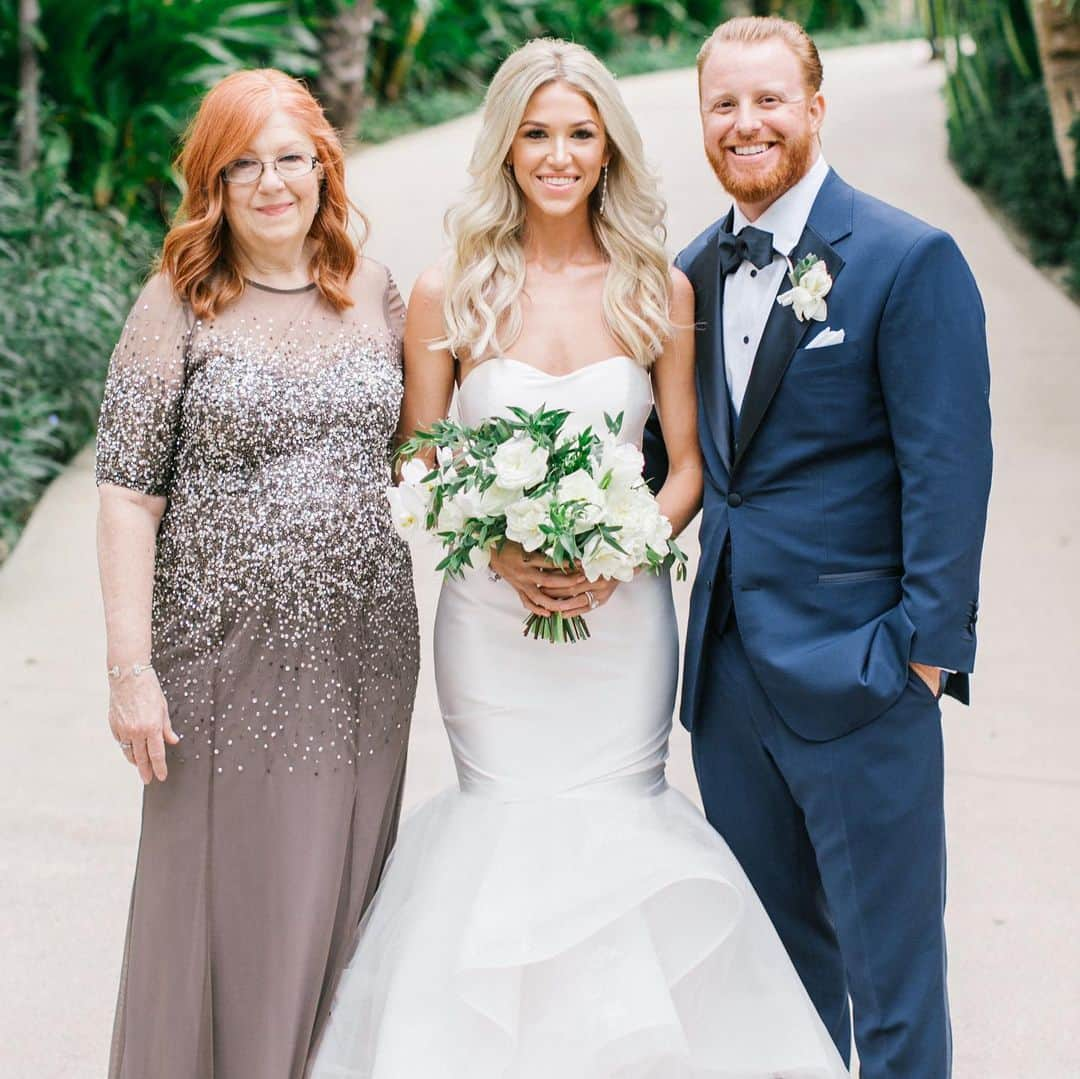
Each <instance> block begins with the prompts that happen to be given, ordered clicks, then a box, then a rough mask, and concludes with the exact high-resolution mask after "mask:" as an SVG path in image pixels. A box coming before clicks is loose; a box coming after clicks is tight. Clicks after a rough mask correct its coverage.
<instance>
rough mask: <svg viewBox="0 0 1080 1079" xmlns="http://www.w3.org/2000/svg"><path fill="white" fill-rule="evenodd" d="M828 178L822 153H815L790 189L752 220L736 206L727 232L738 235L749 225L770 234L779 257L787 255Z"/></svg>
mask: <svg viewBox="0 0 1080 1079" xmlns="http://www.w3.org/2000/svg"><path fill="white" fill-rule="evenodd" d="M828 175H829V166H828V164H827V162H826V161H825V155H824V154H820V153H819V154H818V159H817V161H815V162H814V164H813V165H811V166H810V171H809V172H807V174H806V175H805V176H804V177H803V178H802V179H801V180H800V181H799V182H798V183H797V184H796V185H795V186H794V187H792V188H789V189H788V190H787V191H785V192H784V193H783V194H782V195H781V196H780V197H779V198H778V199H777V200H776V202H774V203H773V204H772V205H771V206H770V207H769V208H768V209H767V210H766V211H765V212H764V213H763V214H762V215H761V216H760V217H759V218H758V219H757V220H756V221H754V222H750V221H747V220H746V217H745V215H744V214H743V212H742V210H740V209H739V206H738V204H737V203H736V205H735V207H734V211H735V216H734V217H733V218H732V222H731V231H732V232H733V233H736V234H738V232H739V230H740V229H741V228H744V227H745V226H746V225H749V224H753V226H754V228H757V229H761V230H762V231H764V232H771V233H772V234H773V247H774V248H775V249H776V250H777V251H779V252H780V253H781V254H782V255H790V254H791V252H792V251H793V250H794V249H795V245H796V244H797V243H798V242H799V240H800V239H801V238H802V234H803V229H805V228H806V222H807V221H808V220H809V218H810V211H811V210H812V209H813V208H814V200H815V199H816V198H817V196H818V192H819V191H820V190H821V185H822V184H823V183H824V182H825V177H826V176H828Z"/></svg>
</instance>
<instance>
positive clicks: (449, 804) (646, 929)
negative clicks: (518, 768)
mask: <svg viewBox="0 0 1080 1079" xmlns="http://www.w3.org/2000/svg"><path fill="white" fill-rule="evenodd" d="M847 1074H848V1073H847V1071H846V1070H845V1069H844V1067H843V1064H842V1062H841V1060H840V1057H839V1055H838V1053H837V1052H836V1049H835V1048H834V1046H833V1044H832V1042H831V1041H830V1039H829V1037H828V1034H827V1033H826V1031H825V1028H824V1026H823V1025H822V1023H821V1021H820V1019H819V1018H818V1016H817V1014H816V1012H815V1010H814V1008H813V1005H812V1004H811V1002H810V999H809V997H808V996H807V994H806V991H805V989H804V988H803V986H802V983H801V982H800V981H799V978H798V976H797V975H796V973H795V970H794V968H793V967H792V965H791V962H790V960H789V959H788V956H787V954H786V952H785V951H784V949H783V947H782V945H781V944H780V941H779V938H778V937H777V935H776V932H775V930H774V929H773V927H772V925H771V923H770V922H769V920H768V918H767V916H766V914H765V912H764V910H763V909H762V907H761V904H760V902H759V900H758V899H757V896H756V895H755V894H754V891H753V889H752V888H751V887H750V885H749V883H748V881H747V879H746V877H745V875H744V874H743V872H742V869H741V868H740V867H739V864H738V862H737V861H736V860H735V858H734V856H733V855H732V854H731V852H730V851H729V850H728V848H727V846H726V844H725V843H724V842H723V841H722V840H721V839H720V837H719V836H718V835H717V834H716V832H714V831H713V829H712V828H711V827H710V826H709V824H708V823H707V822H706V821H705V820H704V818H703V817H702V816H701V813H700V812H699V811H698V810H697V809H696V808H695V807H694V806H692V805H691V804H690V803H689V802H688V801H687V800H686V799H685V798H684V797H683V796H682V795H681V794H679V793H678V792H676V791H674V790H672V789H670V788H668V787H666V786H665V785H663V784H662V783H661V785H660V787H659V789H658V790H657V791H656V792H655V793H652V794H640V793H636V794H630V795H614V796H611V795H600V796H595V795H594V796H571V795H564V796H557V797H543V798H536V799H531V800H527V801H518V802H513V801H511V802H506V801H498V800H496V799H493V798H491V797H488V796H484V795H478V794H474V793H461V792H459V791H452V792H446V793H444V794H442V795H440V796H439V797H437V798H435V799H433V800H432V801H431V802H429V803H427V804H426V805H425V806H423V807H421V808H420V809H419V810H418V811H417V812H416V813H415V814H414V815H413V816H412V817H411V818H410V819H409V820H408V821H407V822H406V823H405V825H404V826H403V828H402V832H401V835H400V836H399V839H398V844H397V847H396V849H395V850H394V853H393V854H392V856H391V860H390V863H389V865H388V867H387V871H386V874H385V876H384V878H383V882H382V884H381V886H380V890H379V893H378V895H377V897H376V899H375V902H374V903H373V905H372V907H371V909H370V910H369V911H368V914H367V915H366V917H365V919H364V921H363V923H362V925H361V929H360V935H359V938H358V946H357V949H356V951H355V953H354V955H353V957H352V959H351V961H350V963H349V965H348V968H347V969H346V971H345V974H344V976H343V978H342V981H341V984H340V988H339V992H338V995H337V998H336V1001H335V1003H334V1005H333V1008H332V1011H331V1016H330V1020H329V1024H328V1027H327V1031H326V1034H325V1037H324V1039H323V1042H322V1046H321V1049H320V1051H319V1053H318V1056H317V1059H316V1061H315V1063H314V1065H313V1070H312V1072H311V1075H312V1077H313V1079H346V1077H348V1079H427V1077H431V1079H435V1077H438V1079H459V1077H460V1079H489V1077H490V1079H495V1077H499V1079H605V1077H610V1079H684V1077H685V1079H690V1077H695V1079H696V1077H702V1079H704V1077H710V1079H721V1077H722V1079H778V1077H783V1079H835V1077H839V1076H846V1075H847Z"/></svg>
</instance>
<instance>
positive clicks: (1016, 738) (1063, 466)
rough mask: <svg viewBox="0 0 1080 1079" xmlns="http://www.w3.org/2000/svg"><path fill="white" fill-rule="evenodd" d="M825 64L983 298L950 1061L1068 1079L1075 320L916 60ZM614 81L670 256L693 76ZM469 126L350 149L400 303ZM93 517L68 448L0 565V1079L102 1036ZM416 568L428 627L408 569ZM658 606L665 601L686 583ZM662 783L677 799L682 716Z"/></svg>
mask: <svg viewBox="0 0 1080 1079" xmlns="http://www.w3.org/2000/svg"><path fill="white" fill-rule="evenodd" d="M825 72H826V83H825V90H826V93H827V97H828V101H829V115H828V120H827V124H826V131H825V150H826V154H827V157H828V159H829V161H830V162H831V164H833V165H834V166H835V167H836V168H837V169H838V170H839V171H840V173H841V174H842V175H843V176H845V177H846V178H847V179H848V180H849V181H851V182H853V183H855V184H856V185H857V186H859V187H862V188H864V189H866V190H869V191H871V192H873V193H874V194H876V195H878V196H880V197H882V198H884V199H886V200H888V201H890V202H893V203H895V204H897V205H900V206H902V207H904V208H906V209H909V210H911V211H912V212H913V213H915V214H918V215H919V216H921V217H923V218H925V219H927V220H929V221H931V222H933V223H934V224H936V225H940V226H942V227H944V228H946V229H948V230H949V231H951V232H952V233H953V234H954V235H955V236H956V238H957V240H958V241H959V243H960V246H961V248H962V249H963V250H964V252H965V253H966V255H967V256H968V258H969V260H970V262H971V264H972V267H973V268H974V271H975V275H976V277H977V278H978V280H979V283H980V285H981V287H982V290H983V294H984V297H985V299H986V303H987V308H988V311H989V319H990V335H991V352H992V358H993V364H994V391H993V395H994V419H995V441H996V447H997V466H996V477H995V485H994V498H993V505H992V512H991V523H990V533H989V540H988V546H987V551H986V559H985V566H984V588H983V597H982V604H981V608H982V611H983V612H984V615H983V618H982V620H981V622H980V629H981V634H980V635H981V650H980V654H979V670H978V676H977V678H976V679H975V683H974V690H975V706H974V707H973V708H971V709H963V708H960V707H959V706H957V705H955V703H953V702H949V703H947V704H946V706H945V729H946V736H947V743H948V770H949V778H948V811H949V834H950V846H951V867H950V884H951V899H950V911H949V926H950V933H951V943H952V953H951V959H952V964H951V982H952V995H953V1008H954V1017H955V1026H956V1076H957V1077H958V1079H1024V1077H1029V1076H1030V1077H1036V1076H1038V1079H1069V1077H1073V1076H1076V1075H1080V1029H1078V1025H1077V1022H1076V1014H1077V1005H1078V1004H1080V943H1078V940H1080V932H1078V930H1080V926H1078V924H1077V923H1078V916H1077V911H1078V910H1080V872H1078V870H1080V722H1078V720H1080V716H1078V704H1080V690H1078V689H1077V682H1076V681H1075V680H1073V679H1071V678H1069V676H1068V672H1069V670H1070V668H1071V665H1072V663H1074V662H1076V659H1075V652H1076V644H1077V633H1076V630H1075V625H1076V622H1075V619H1076V617H1077V616H1076V613H1075V612H1076V611H1078V610H1080V584H1078V572H1077V571H1078V566H1077V548H1078V546H1080V497H1078V496H1080V484H1078V481H1077V479H1076V475H1077V470H1078V466H1080V424H1078V423H1077V420H1076V412H1077V404H1078V403H1080V346H1078V342H1080V310H1078V309H1077V308H1076V307H1075V306H1074V305H1072V304H1071V303H1070V302H1069V301H1067V300H1066V299H1065V298H1064V297H1062V296H1061V295H1060V294H1059V293H1058V292H1057V291H1056V290H1055V289H1054V288H1053V287H1052V286H1050V285H1049V284H1048V283H1047V281H1046V280H1045V279H1044V278H1043V277H1042V276H1041V275H1040V274H1039V273H1038V272H1037V271H1035V270H1034V269H1032V268H1031V267H1030V266H1029V265H1028V263H1027V262H1026V261H1025V260H1024V259H1023V258H1022V257H1021V256H1020V255H1018V254H1017V252H1016V251H1015V250H1014V249H1013V247H1012V246H1011V245H1010V243H1009V242H1008V241H1007V240H1006V238H1005V237H1004V236H1003V234H1002V232H1001V231H1000V229H999V228H998V227H997V226H996V225H995V224H994V222H993V221H992V220H991V218H990V217H989V216H988V214H987V213H986V212H985V211H984V209H983V208H982V206H981V205H980V203H979V200H978V199H977V198H976V197H975V196H974V195H973V194H972V193H971V192H970V191H968V190H967V189H966V188H965V187H964V186H963V185H962V184H961V183H960V182H959V181H958V180H957V178H956V176H955V175H954V173H953V172H952V170H951V168H950V167H949V165H948V164H947V162H946V154H945V136H944V115H943V108H942V104H941V100H940V96H939V89H940V84H941V72H940V69H939V68H938V67H936V66H930V65H928V64H927V63H926V59H925V53H924V51H923V48H922V47H921V46H920V45H913V44H899V45H883V46H870V47H862V48H855V49H847V50H840V51H836V52H832V53H828V54H827V55H826V57H825ZM624 92H625V94H626V97H627V99H628V101H629V103H630V105H631V107H632V109H633V111H634V114H635V116H636V117H637V119H638V121H639V123H640V124H641V126H642V129H643V131H644V135H645V141H646V145H647V147H648V149H649V153H650V156H651V158H652V159H653V160H654V161H655V162H656V163H657V165H658V166H659V167H661V168H662V171H663V175H664V184H665V190H666V193H667V197H668V200H669V203H670V216H669V226H670V236H671V246H672V249H673V251H674V250H676V249H677V248H678V247H680V246H681V245H682V244H683V243H685V242H686V241H688V240H689V239H690V238H691V237H692V236H693V235H695V234H696V233H697V232H698V231H699V230H700V229H701V228H703V227H704V226H705V225H706V224H707V223H708V222H709V221H711V220H713V219H714V218H716V217H717V216H718V215H719V214H720V213H721V212H722V211H723V210H724V209H725V199H724V198H723V196H722V192H720V191H719V190H718V188H717V186H716V184H715V182H714V181H713V179H712V177H711V174H710V173H709V171H708V169H707V167H706V165H705V162H704V159H703V156H702V153H701V150H700V140H699V132H698V127H697V118H696V113H695V85H694V78H693V74H692V72H685V71H682V72H672V73H667V74H660V75H653V76H647V77H644V78H640V79H633V80H629V81H628V82H627V83H626V84H625V87H624ZM476 126H477V125H476V121H475V118H466V119H464V120H461V121H457V122H455V123H452V124H448V125H445V126H443V127H440V128H437V129H434V130H430V131H426V132H422V133H419V134H417V135H412V136H409V137H407V138H403V139H400V140H398V141H396V142H394V143H392V144H389V145H387V146H383V147H378V148H375V149H372V150H370V151H367V152H364V153H361V154H360V155H359V156H358V157H357V158H356V159H355V160H354V161H353V162H352V165H351V172H350V179H351V185H352V190H353V194H354V197H355V198H356V199H357V201H358V202H359V203H360V205H361V206H362V207H363V208H364V210H365V211H366V212H368V213H369V214H370V216H371V218H372V220H373V221H374V222H375V231H374V234H373V236H372V240H371V244H370V251H371V253H372V254H373V255H375V256H376V257H378V258H380V259H383V260H384V261H386V262H388V263H389V264H390V265H391V267H392V268H393V270H394V272H395V274H396V275H397V277H398V281H399V283H400V284H401V286H402V290H403V291H404V292H405V293H406V294H407V292H408V289H409V287H410V286H411V283H412V281H413V280H414V279H415V277H416V275H417V273H418V272H419V271H420V269H421V268H422V267H423V266H424V265H426V264H427V263H428V262H430V261H431V260H432V259H433V258H434V257H435V256H436V255H437V252H438V250H439V246H440V237H441V217H442V212H443V210H444V208H445V206H446V204H447V202H448V201H449V200H450V199H451V198H452V197H453V194H454V193H455V191H456V190H457V189H458V188H459V187H460V178H461V177H462V175H463V167H464V163H465V160H466V158H467V154H468V150H469V147H470V145H471V142H472V138H473V135H474V133H475V131H476ZM1018 152H1019V151H1018ZM94 507H95V499H94V489H93V478H92V473H91V458H90V455H89V453H84V454H83V455H82V456H81V457H80V458H79V459H78V461H76V463H75V464H74V465H73V466H72V468H71V469H69V470H68V471H67V472H66V473H65V474H64V475H63V476H61V477H60V478H59V479H58V480H57V481H56V483H55V484H54V485H53V486H52V488H51V489H50V490H49V492H48V494H47V496H46V498H45V499H44V500H43V502H42V503H41V506H40V507H39V509H38V511H37V513H36V514H35V516H34V518H33V520H32V521H31V523H30V525H29V527H28V528H27V530H26V533H25V535H24V536H23V539H22V542H21V543H20V544H19V546H18V548H17V550H16V551H15V553H14V554H13V556H12V557H11V559H10V560H9V561H8V563H7V565H6V566H5V567H4V569H3V571H2V573H0V709H2V715H3V716H4V721H3V739H2V746H3V751H4V752H3V760H4V781H3V784H2V785H0V897H2V898H0V903H2V914H3V916H2V921H0V943H2V945H3V956H4V961H3V963H2V964H0V978H2V983H0V984H2V995H0V1046H2V1047H3V1048H2V1049H0V1060H2V1062H3V1063H2V1065H0V1071H2V1074H4V1075H5V1076H11V1077H13V1079H96V1077H100V1076H101V1075H102V1074H103V1073H104V1067H105V1064H104V1062H105V1059H106V1054H107V1050H108V1036H109V1029H110V1021H111V1015H112V1009H113V1004H114V997H115V992H116V984H117V976H118V970H119V962H120V948H121V941H122V936H123V926H124V920H125V917H126V914H127V904H128V896H129V889H130V884H131V873H132V867H133V862H134V855H135V848H136V840H137V835H138V812H139V790H138V784H137V781H135V779H134V777H133V773H132V772H131V770H130V769H129V768H128V766H127V765H125V764H124V763H123V761H122V759H121V757H120V754H119V753H118V752H117V751H116V748H115V746H114V745H113V743H112V742H111V740H110V738H109V736H108V731H107V729H106V726H105V722H104V710H105V679H104V676H103V667H104V643H103V639H102V631H101V618H100V604H99V600H98V595H97V586H96V577H95V574H96V570H95V564H94V553H93V533H94V524H93V521H94ZM417 583H418V587H419V592H420V600H421V608H422V624H423V626H424V627H425V633H430V626H431V617H432V612H433V604H434V598H435V594H436V590H437V582H436V579H435V577H434V574H433V573H431V572H430V565H427V566H418V576H417ZM677 595H678V598H679V603H680V608H681V609H682V611H683V613H684V612H685V604H686V600H687V596H688V588H686V587H685V586H681V587H679V588H678V589H677ZM428 643H429V642H428ZM427 659H428V662H427V665H426V669H425V675H424V679H423V681H422V684H421V690H420V697H419V701H418V705H417V713H416V720H415V736H414V740H413V750H412V755H411V759H410V765H411V769H410V773H409V784H408V790H407V801H408V804H410V805H414V804H416V802H417V801H419V800H421V799H422V798H424V797H426V796H428V795H429V794H430V793H432V792H433V791H434V790H437V789H438V788H440V787H442V786H444V785H446V784H447V783H449V782H451V781H452V774H453V773H452V769H451V766H450V760H449V754H448V751H447V749H446V746H445V741H444V738H443V735H442V732H441V730H440V727H439V721H438V715H437V708H436V704H435V699H434V690H433V685H432V680H431V667H430V648H429V649H428V654H427ZM671 774H672V777H673V779H674V781H675V782H676V783H677V784H678V785H679V786H680V787H682V788H683V789H684V790H685V791H687V792H688V793H691V794H692V793H693V780H692V774H691V770H690V766H689V759H688V752H687V743H686V739H685V737H684V736H683V734H682V732H681V731H677V733H676V736H675V739H674V742H673V753H672V766H671ZM883 856H885V857H887V856H888V853H887V852H884V854H883ZM146 1079H153V1077H146ZM193 1079H194V1077H193ZM911 1079H930V1077H911Z"/></svg>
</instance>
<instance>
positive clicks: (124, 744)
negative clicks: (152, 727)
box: [119, 742, 134, 753]
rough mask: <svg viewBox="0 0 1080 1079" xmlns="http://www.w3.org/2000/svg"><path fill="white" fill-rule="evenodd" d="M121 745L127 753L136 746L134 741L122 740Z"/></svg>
mask: <svg viewBox="0 0 1080 1079" xmlns="http://www.w3.org/2000/svg"><path fill="white" fill-rule="evenodd" d="M119 746H120V748H121V749H122V750H123V751H124V752H125V753H129V752H130V751H131V750H132V749H133V748H134V743H133V742H120V743H119Z"/></svg>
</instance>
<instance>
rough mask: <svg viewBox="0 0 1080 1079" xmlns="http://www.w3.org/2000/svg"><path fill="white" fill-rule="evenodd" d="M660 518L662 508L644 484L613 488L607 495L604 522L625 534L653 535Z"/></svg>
mask: <svg viewBox="0 0 1080 1079" xmlns="http://www.w3.org/2000/svg"><path fill="white" fill-rule="evenodd" d="M659 516H660V507H659V506H658V505H657V504H656V499H655V498H653V496H652V492H651V491H650V490H649V489H648V487H646V486H645V485H644V484H642V485H640V486H638V487H613V488H611V489H610V490H609V491H608V493H607V504H606V507H605V513H604V520H605V522H606V523H607V524H610V525H613V526H618V527H619V528H621V529H622V530H623V531H624V532H627V533H632V534H633V535H636V536H645V535H648V534H651V532H652V530H653V528H654V526H655V524H656V520H657V518H658V517H659ZM620 542H621V541H620Z"/></svg>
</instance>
